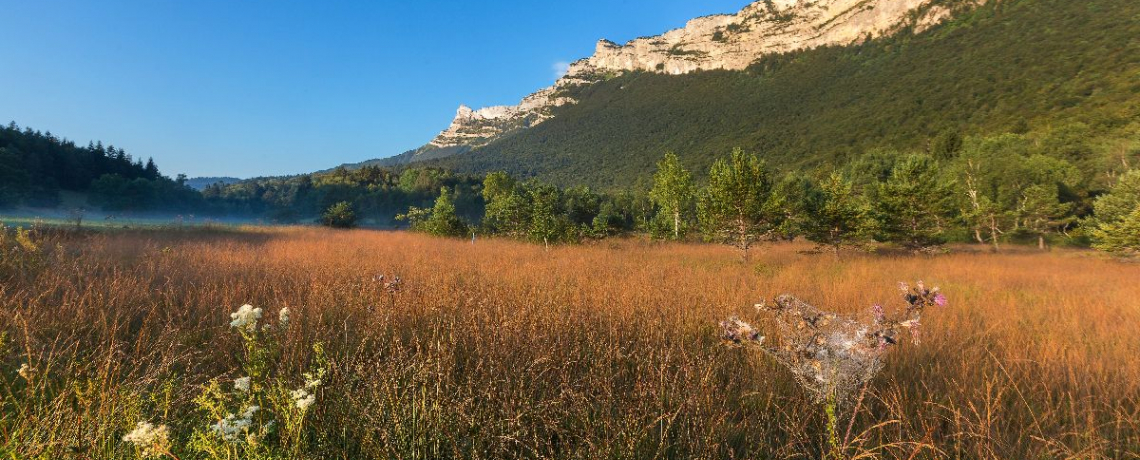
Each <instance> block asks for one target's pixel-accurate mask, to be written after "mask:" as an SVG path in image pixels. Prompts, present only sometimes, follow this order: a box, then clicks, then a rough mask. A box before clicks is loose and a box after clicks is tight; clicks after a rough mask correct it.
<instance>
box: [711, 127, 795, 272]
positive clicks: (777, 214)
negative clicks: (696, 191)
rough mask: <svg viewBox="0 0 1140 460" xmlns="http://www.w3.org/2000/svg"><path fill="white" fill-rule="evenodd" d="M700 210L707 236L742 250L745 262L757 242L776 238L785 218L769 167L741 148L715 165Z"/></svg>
mask: <svg viewBox="0 0 1140 460" xmlns="http://www.w3.org/2000/svg"><path fill="white" fill-rule="evenodd" d="M697 207H698V217H699V219H700V222H701V226H702V228H703V229H704V230H705V234H706V235H707V236H708V237H710V238H712V239H717V240H720V241H723V242H725V243H727V244H729V245H732V246H734V247H736V248H737V249H740V251H741V256H742V258H743V259H744V260H747V259H748V249H749V248H751V247H752V245H753V243H755V242H756V241H758V240H761V239H770V238H772V237H773V236H774V235H775V234H776V232H777V231H778V230H779V228H780V224H781V223H782V221H783V219H784V215H783V212H782V211H781V200H780V199H779V197H778V196H777V194H776V193H774V186H773V183H772V178H771V175H770V174H769V172H768V170H767V167H766V166H765V165H764V163H763V162H761V161H760V159H759V158H758V157H757V156H756V155H755V154H745V153H744V151H743V150H741V149H739V148H737V149H735V150H733V152H732V156H731V157H730V158H729V159H728V160H725V159H723V158H722V159H719V160H717V161H716V163H713V165H712V168H711V169H710V170H709V184H708V187H706V188H705V189H704V191H703V193H701V196H700V199H699V201H698V205H697Z"/></svg>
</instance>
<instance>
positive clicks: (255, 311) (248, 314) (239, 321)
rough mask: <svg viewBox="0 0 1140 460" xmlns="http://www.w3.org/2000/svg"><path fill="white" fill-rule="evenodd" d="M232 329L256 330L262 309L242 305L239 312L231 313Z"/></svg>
mask: <svg viewBox="0 0 1140 460" xmlns="http://www.w3.org/2000/svg"><path fill="white" fill-rule="evenodd" d="M230 318H233V321H230V327H236V328H247V329H251V330H252V329H256V328H257V320H258V319H260V318H261V309H260V308H253V305H250V304H245V305H242V306H241V308H239V309H238V311H236V312H233V313H230Z"/></svg>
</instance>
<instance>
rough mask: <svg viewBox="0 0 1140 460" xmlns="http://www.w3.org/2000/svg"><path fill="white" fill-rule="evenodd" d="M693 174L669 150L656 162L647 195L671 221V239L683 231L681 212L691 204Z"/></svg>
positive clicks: (675, 238)
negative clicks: (651, 187)
mask: <svg viewBox="0 0 1140 460" xmlns="http://www.w3.org/2000/svg"><path fill="white" fill-rule="evenodd" d="M694 193H695V192H694V188H693V175H692V174H691V173H690V172H689V171H687V170H685V168H684V167H683V166H681V160H680V159H678V158H677V155H676V154H674V153H672V152H670V153H666V154H665V158H663V159H661V161H660V162H658V163H657V173H656V174H654V175H653V190H651V191H650V192H649V197H650V198H651V199H652V200H653V204H655V205H657V207H658V208H659V209H660V212H661V213H662V214H665V215H667V216H668V217H669V219H670V220H671V221H672V223H673V239H674V240H679V239H681V236H682V235H683V234H684V233H685V230H686V229H685V225H684V219H683V216H682V214H683V213H684V212H686V211H688V209H689V207H690V206H692V203H693V197H694Z"/></svg>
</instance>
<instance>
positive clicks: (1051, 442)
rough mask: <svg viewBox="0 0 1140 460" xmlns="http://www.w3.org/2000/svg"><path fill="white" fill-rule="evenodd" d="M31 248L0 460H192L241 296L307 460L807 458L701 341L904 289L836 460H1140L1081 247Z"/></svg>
mask: <svg viewBox="0 0 1140 460" xmlns="http://www.w3.org/2000/svg"><path fill="white" fill-rule="evenodd" d="M56 239H57V240H58V241H56V242H54V245H55V249H54V250H53V251H52V253H51V254H50V256H49V257H48V259H49V261H48V263H47V265H46V268H44V269H43V270H42V271H40V272H39V273H36V274H32V273H26V274H24V275H25V276H17V277H12V278H9V279H7V280H5V281H4V282H3V283H4V284H3V285H0V328H2V329H0V331H2V333H3V334H4V338H5V339H4V341H3V350H2V355H0V356H2V357H3V362H2V364H0V393H2V395H3V407H2V411H0V440H2V441H3V444H0V451H2V452H0V453H3V454H4V456H5V457H14V458H130V456H131V455H134V454H133V452H134V450H133V449H131V448H130V446H127V445H124V443H123V442H122V441H121V437H122V436H123V434H124V433H126V432H127V431H129V430H130V429H131V427H133V426H134V424H135V422H138V421H141V420H152V421H156V422H161V423H165V424H168V425H170V427H171V430H172V432H173V433H174V435H175V450H174V451H175V452H176V453H179V455H180V456H181V458H183V459H184V460H185V459H189V458H196V457H195V456H194V455H193V454H192V453H189V452H185V451H180V450H178V446H179V445H180V443H182V442H185V439H184V438H179V436H185V435H184V434H183V433H187V432H189V431H192V430H193V429H195V428H200V427H201V426H202V425H204V424H205V423H208V421H206V420H204V419H203V418H202V415H201V414H199V413H197V412H196V411H195V409H194V405H193V404H192V402H191V400H192V398H193V397H194V396H195V395H197V394H198V393H199V391H200V388H201V386H202V385H203V384H205V383H206V382H208V381H209V380H211V379H214V378H223V379H232V378H236V377H240V376H241V375H238V374H237V371H235V370H236V369H238V368H239V366H240V363H239V362H238V360H239V359H238V358H237V357H236V355H235V352H236V350H239V349H240V347H241V343H240V339H239V338H238V337H236V336H235V335H234V334H233V333H232V331H230V330H229V328H228V322H229V316H228V314H229V313H230V312H231V311H233V310H234V309H236V307H237V306H239V305H242V304H244V303H252V304H254V305H257V306H260V307H264V308H266V310H267V312H268V313H269V314H273V313H274V312H276V311H277V309H278V308H280V307H289V308H290V309H291V311H292V312H293V314H292V316H293V325H292V327H291V328H290V329H289V332H288V338H287V339H286V340H285V341H284V343H283V344H282V345H283V352H282V355H281V359H280V360H279V361H278V362H277V363H276V364H277V366H278V367H279V369H278V370H279V371H280V372H282V373H284V374H285V375H295V376H299V375H300V373H301V372H303V371H304V370H306V369H307V366H308V365H309V364H310V362H309V361H310V360H311V359H312V349H311V344H313V343H316V342H321V343H323V344H324V346H325V349H326V351H327V352H328V354H329V357H330V358H331V365H330V372H331V374H330V375H329V377H328V378H327V383H326V386H325V389H324V392H323V393H322V396H321V399H320V400H319V401H318V403H317V405H316V406H315V407H314V410H313V413H312V416H311V417H310V418H309V419H308V422H307V423H308V430H309V436H308V438H307V439H308V441H307V444H306V445H304V446H302V447H303V449H302V450H304V451H305V452H308V454H309V455H310V456H311V457H314V458H346V459H348V458H352V459H356V458H405V459H427V458H486V459H494V458H567V459H590V458H709V459H711V458H718V459H719V458H755V459H770V458H820V457H821V456H822V455H823V453H824V452H825V451H826V448H825V446H824V439H823V436H824V435H823V433H822V427H823V425H824V414H823V413H822V411H821V410H820V409H819V408H818V407H817V406H815V405H813V404H812V403H811V401H810V397H809V396H808V395H806V394H804V393H803V391H802V390H800V389H799V388H798V387H797V386H796V384H795V382H794V379H793V378H792V377H791V376H790V375H789V374H788V373H787V371H785V370H784V369H782V368H781V367H779V366H778V365H776V364H773V363H771V362H769V361H768V360H766V359H765V358H764V357H762V356H760V355H754V354H748V353H744V352H742V351H741V350H736V349H730V348H726V347H722V346H720V344H719V343H718V332H717V321H718V320H721V319H724V318H725V317H728V316H733V315H741V316H743V317H744V318H745V319H747V320H749V321H756V322H758V323H759V324H761V325H765V324H766V323H765V322H764V320H763V318H761V317H759V316H758V315H757V314H755V313H754V312H752V309H751V307H750V306H751V305H752V304H754V303H755V302H757V301H759V300H761V299H763V298H770V297H772V296H773V295H775V294H779V293H785V292H786V293H793V294H796V295H798V296H799V297H801V298H803V299H804V300H807V301H809V302H812V303H814V304H817V305H820V306H825V307H829V308H834V309H836V310H839V311H841V312H843V313H846V314H850V315H855V316H859V317H861V318H866V317H868V316H869V315H870V311H869V307H870V306H871V305H873V304H876V303H881V304H884V305H886V306H888V307H889V306H900V305H901V303H900V302H901V301H900V300H898V299H897V298H896V297H897V289H896V284H897V283H898V282H899V281H904V280H916V279H922V280H925V281H926V282H927V283H928V284H937V285H939V286H941V287H942V289H943V291H944V292H945V293H946V294H947V296H948V297H949V298H950V301H951V304H950V306H949V307H947V308H945V309H940V310H937V311H932V312H930V313H929V314H928V315H927V317H926V318H924V319H923V321H924V324H923V333H922V337H921V343H920V344H911V343H907V344H906V345H904V346H903V347H901V348H899V349H898V350H896V351H895V352H894V354H893V355H892V356H891V358H890V362H889V364H888V367H887V369H886V370H885V371H884V372H883V373H882V374H881V375H880V376H879V377H878V378H877V379H876V380H875V381H874V383H873V385H872V386H871V387H870V388H869V389H868V391H867V395H866V398H865V400H864V404H863V405H862V408H861V411H860V412H859V414H858V416H857V418H856V419H855V422H854V425H853V429H852V430H851V431H850V434H849V435H848V436H845V437H846V438H847V441H848V444H849V448H848V451H847V452H848V453H849V454H850V455H852V456H857V455H865V456H867V457H875V456H878V457H882V458H903V459H909V458H985V459H989V458H1009V459H1013V458H1081V459H1095V458H1114V459H1128V458H1140V456H1138V454H1137V453H1138V452H1140V426H1138V425H1140V360H1138V359H1137V358H1138V356H1140V334H1138V332H1140V287H1138V284H1140V266H1136V265H1127V264H1121V263H1117V262H1113V261H1110V260H1103V259H1100V258H1096V257H1091V256H1088V255H1087V254H1086V253H1079V252H1055V253H1049V254H1039V253H1030V252H1026V253H1017V254H998V255H994V254H988V253H974V254H955V255H947V256H939V257H934V258H924V257H886V256H858V257H849V258H848V259H846V260H841V261H838V262H837V261H835V260H834V259H833V258H831V257H830V256H818V255H808V254H801V253H800V252H799V251H800V250H802V249H804V247H801V246H798V245H792V244H789V245H779V246H770V247H765V248H763V249H762V250H761V251H760V252H757V253H754V257H753V260H752V262H750V263H749V264H747V265H745V264H742V263H740V262H739V257H738V256H737V254H736V253H735V252H733V251H732V250H731V249H729V248H721V247H715V246H701V245H657V244H648V243H645V242H641V241H636V240H630V241H617V242H610V241H607V242H603V243H600V244H597V245H594V246H586V247H557V248H552V249H550V250H549V251H547V250H545V249H544V248H543V247H540V246H532V245H527V244H520V243H516V242H509V241H495V240H481V241H478V242H477V243H476V244H471V243H470V242H468V241H454V240H442V239H435V238H430V237H425V236H420V235H414V234H407V233H389V232H370V231H345V232H340V231H328V230H320V229H290V230H262V229H248V230H247V231H244V232H240V233H233V232H194V231H181V232H178V231H172V232H143V233H117V234H105V235H88V236H74V235H72V236H68V235H62V236H58V237H56ZM381 273H383V274H389V275H390V276H391V275H393V274H395V275H399V276H400V277H401V278H402V279H403V280H404V283H403V288H402V290H401V291H400V292H398V293H396V294H393V295H389V294H387V293H385V292H384V290H383V289H382V286H380V285H378V284H377V283H376V282H374V281H373V277H374V276H375V275H378V274H381ZM25 363H27V364H30V367H31V368H32V369H34V370H35V375H34V376H33V377H32V378H31V379H24V378H22V377H20V376H18V375H17V369H18V368H19V367H20V366H21V365H22V364H25ZM847 415H848V414H844V415H843V416H847ZM841 426H842V427H844V428H846V420H844V423H843V424H842V425H841ZM844 434H848V433H844Z"/></svg>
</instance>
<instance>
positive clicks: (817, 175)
mask: <svg viewBox="0 0 1140 460" xmlns="http://www.w3.org/2000/svg"><path fill="white" fill-rule="evenodd" d="M934 144H935V146H936V147H935V148H934V149H933V151H932V152H931V153H909V154H903V153H898V152H890V151H876V152H869V153H868V154H866V155H864V156H862V157H860V158H858V159H857V160H856V161H853V162H851V163H849V164H847V165H844V166H842V167H839V168H831V169H830V170H829V169H822V168H821V169H818V170H814V171H811V172H799V171H792V172H787V173H783V174H780V173H778V172H777V171H776V170H774V169H773V168H771V167H770V166H769V165H768V164H767V163H766V162H764V161H763V160H761V158H760V156H759V155H757V154H755V153H746V152H744V151H743V150H741V149H736V150H734V151H733V152H731V154H729V155H727V156H725V157H723V158H720V159H718V160H716V161H715V162H714V163H713V165H712V166H711V167H710V168H709V171H708V172H707V175H706V177H707V180H706V181H705V183H704V184H702V185H698V184H697V183H696V181H695V180H694V178H693V177H694V175H693V174H692V172H690V171H689V170H687V169H686V168H685V167H684V166H683V165H682V163H681V160H680V158H679V157H678V156H677V155H675V154H672V153H669V154H666V155H665V156H664V158H662V159H661V160H660V161H659V162H658V164H657V169H656V173H655V174H654V179H653V184H652V188H651V189H650V190H648V191H647V192H646V193H640V194H639V193H633V192H625V193H621V194H617V195H612V194H598V193H595V192H592V191H591V190H590V189H589V188H587V187H584V186H579V187H572V188H567V189H559V188H557V187H554V186H551V185H547V184H542V183H539V182H536V181H533V180H531V181H528V182H520V181H518V180H517V179H515V178H513V177H511V176H509V175H508V174H506V173H503V172H496V173H491V174H488V175H487V176H486V177H485V179H484V181H483V184H482V191H481V194H482V197H483V200H484V203H485V213H484V216H483V219H482V220H481V221H479V222H478V223H476V222H474V221H470V220H465V219H464V218H462V217H460V216H459V215H458V214H457V213H456V211H455V209H456V208H455V206H454V203H453V200H454V198H453V193H452V192H451V191H450V190H448V189H446V188H444V189H442V190H441V193H440V194H439V196H438V198H437V199H436V200H435V202H434V204H433V205H432V206H431V207H412V208H410V209H409V210H408V211H407V212H406V213H404V214H402V215H401V216H399V218H400V219H402V220H406V221H408V222H410V224H411V227H412V229H414V230H418V231H423V232H427V233H431V234H435V235H440V236H467V235H471V234H473V233H481V234H486V235H500V236H505V237H510V238H517V239H523V240H529V241H533V242H539V243H544V244H552V243H566V242H579V241H581V240H583V239H592V238H604V237H606V236H611V235H615V234H621V233H628V232H646V233H648V234H650V235H652V236H653V237H655V238H659V239H670V240H684V239H691V238H700V239H703V240H705V241H716V242H722V243H725V244H729V245H732V246H734V247H736V248H738V249H740V250H741V253H742V255H743V256H744V257H747V254H748V251H749V250H750V249H751V248H752V247H753V246H755V245H757V244H761V243H764V242H769V241H776V240H792V239H795V238H798V237H802V238H804V239H806V240H808V241H812V242H814V243H816V244H817V245H818V246H819V248H820V249H824V250H828V251H831V252H833V253H835V254H836V255H837V256H838V254H839V253H840V252H841V251H842V250H844V249H865V248H869V247H871V245H876V244H889V245H894V246H897V247H899V248H903V249H906V250H910V251H937V250H940V249H941V248H942V246H943V245H944V244H946V243H949V242H969V241H972V242H975V243H978V244H984V245H989V246H991V247H992V248H993V249H994V250H1000V249H1001V248H1002V247H1003V245H1006V244H1011V243H1023V244H1033V245H1036V246H1038V247H1039V248H1041V249H1046V248H1047V246H1048V245H1050V244H1064V245H1070V246H1088V245H1092V246H1094V247H1096V248H1098V249H1102V250H1106V251H1112V252H1118V253H1136V252H1137V251H1140V241H1138V240H1140V232H1137V231H1136V229H1137V228H1140V170H1132V171H1129V172H1127V173H1124V174H1122V175H1119V176H1117V177H1114V178H1113V179H1112V182H1113V183H1114V185H1113V186H1112V188H1111V189H1110V190H1109V191H1108V192H1107V193H1091V192H1090V190H1089V188H1088V187H1087V183H1085V181H1084V179H1083V176H1082V174H1080V172H1079V171H1078V170H1077V168H1076V167H1075V166H1074V165H1072V164H1071V163H1070V162H1068V161H1066V160H1063V159H1057V158H1055V157H1051V156H1047V155H1042V154H1035V153H1033V152H1032V151H1031V149H1027V148H1025V147H1026V145H1025V143H1024V139H1023V138H1021V137H1019V136H1018V135H1000V136H994V137H986V138H976V139H966V140H963V139H961V138H956V137H953V136H947V137H945V138H943V139H939V140H936V141H935V142H934Z"/></svg>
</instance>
